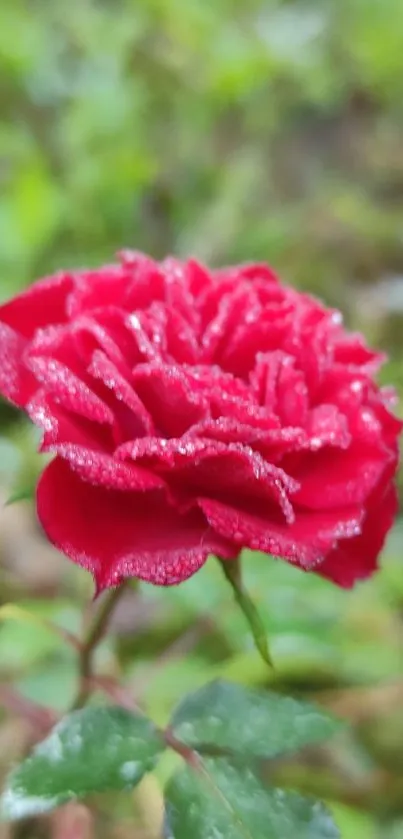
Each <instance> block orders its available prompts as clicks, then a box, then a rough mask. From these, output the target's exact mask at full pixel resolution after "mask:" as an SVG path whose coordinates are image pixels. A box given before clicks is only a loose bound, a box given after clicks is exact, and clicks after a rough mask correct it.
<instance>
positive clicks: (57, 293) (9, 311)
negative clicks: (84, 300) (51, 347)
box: [0, 274, 74, 338]
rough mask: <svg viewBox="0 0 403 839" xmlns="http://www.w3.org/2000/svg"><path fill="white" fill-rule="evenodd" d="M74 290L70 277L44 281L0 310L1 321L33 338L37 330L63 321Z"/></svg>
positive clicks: (60, 275) (56, 277)
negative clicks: (68, 298)
mask: <svg viewBox="0 0 403 839" xmlns="http://www.w3.org/2000/svg"><path fill="white" fill-rule="evenodd" d="M73 287H74V280H73V278H72V276H71V275H70V274H55V276H53V277H46V278H45V279H44V280H41V281H40V282H38V283H34V285H32V286H30V287H29V288H27V289H26V290H25V291H23V292H21V294H17V296H16V297H14V298H13V300H10V302H9V303H5V304H4V305H3V306H0V321H2V322H3V323H8V325H9V326H11V327H12V328H13V329H15V330H16V331H17V332H20V333H21V335H24V336H25V337H26V338H32V336H33V335H34V333H35V332H36V330H37V329H41V328H42V327H44V326H48V324H57V323H64V322H65V321H66V319H67V318H66V303H67V297H68V294H69V292H70V291H71V290H72V289H73Z"/></svg>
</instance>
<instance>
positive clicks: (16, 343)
mask: <svg viewBox="0 0 403 839" xmlns="http://www.w3.org/2000/svg"><path fill="white" fill-rule="evenodd" d="M25 347H26V339H25V338H23V337H22V336H21V335H19V334H18V333H17V332H15V331H14V330H13V329H11V328H10V327H9V326H8V325H7V324H5V323H0V353H1V363H0V393H1V394H2V395H3V396H5V398H6V399H8V400H9V401H10V402H12V403H13V404H14V405H18V406H19V407H20V408H25V405H26V404H27V402H28V401H29V399H30V398H31V396H32V394H33V393H34V392H35V390H36V388H37V387H38V385H37V383H36V381H35V378H34V377H33V376H32V374H31V373H30V371H29V370H28V369H27V367H26V366H25V363H24V351H25Z"/></svg>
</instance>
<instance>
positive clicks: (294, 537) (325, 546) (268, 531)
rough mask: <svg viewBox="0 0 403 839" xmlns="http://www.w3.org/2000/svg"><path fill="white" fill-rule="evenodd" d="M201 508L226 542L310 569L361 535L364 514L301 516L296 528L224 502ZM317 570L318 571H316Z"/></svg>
mask: <svg viewBox="0 0 403 839" xmlns="http://www.w3.org/2000/svg"><path fill="white" fill-rule="evenodd" d="M198 503H199V506H200V508H201V509H202V510H203V512H204V513H205V515H206V518H207V521H208V522H210V524H211V526H212V527H214V529H215V530H216V531H217V533H220V534H221V536H223V537H224V538H232V539H233V540H234V542H236V543H237V544H238V545H239V546H240V547H248V548H251V549H252V550H256V551H263V552H264V553H270V554H273V555H274V556H279V557H282V558H284V559H288V560H289V561H290V562H295V563H296V565H299V566H300V567H301V568H304V569H310V568H312V567H313V566H316V564H317V563H319V562H321V561H322V560H323V559H324V558H325V556H326V554H327V553H328V552H329V550H330V549H331V548H332V547H333V546H334V545H335V544H336V543H337V541H338V539H342V538H343V537H344V538H350V537H352V536H354V535H356V534H357V533H359V532H360V523H361V518H362V513H361V510H360V508H358V507H350V508H346V509H344V510H340V509H339V510H332V511H329V512H327V511H326V512H323V513H322V512H321V513H308V514H306V513H305V514H304V513H301V514H300V515H298V516H297V517H296V520H295V523H294V524H292V525H289V524H284V523H283V522H281V521H279V520H278V517H276V510H275V509H273V520H272V521H270V519H269V517H268V516H267V515H265V516H261V515H259V514H253V513H245V511H244V510H240V509H235V508H234V507H230V506H229V505H227V504H222V503H221V502H220V501H211V500H210V499H207V498H200V499H199V501H198ZM315 570H316V568H315Z"/></svg>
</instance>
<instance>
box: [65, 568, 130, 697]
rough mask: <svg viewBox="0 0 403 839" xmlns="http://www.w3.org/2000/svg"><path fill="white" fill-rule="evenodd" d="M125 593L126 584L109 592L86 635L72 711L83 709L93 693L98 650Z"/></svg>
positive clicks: (82, 645)
mask: <svg viewBox="0 0 403 839" xmlns="http://www.w3.org/2000/svg"><path fill="white" fill-rule="evenodd" d="M124 591H125V584H122V585H120V586H118V587H117V588H114V589H112V590H111V591H109V592H108V593H107V594H106V595H105V597H104V599H103V602H102V604H101V606H100V607H99V609H98V611H97V613H96V615H95V617H94V620H93V622H92V623H91V625H90V627H89V629H88V632H87V633H86V635H85V637H84V640H83V642H82V643H81V646H80V652H79V674H80V686H79V689H78V693H77V696H76V698H75V700H74V702H73V705H72V708H71V710H72V711H75V710H77V709H78V708H82V706H83V705H85V703H86V701H87V699H88V697H89V696H90V694H91V692H92V685H91V680H92V677H93V659H94V654H95V651H96V648H97V646H98V644H99V642H100V641H101V640H102V638H103V636H104V634H105V631H106V629H107V626H108V623H109V620H110V618H111V615H112V612H113V610H114V608H115V606H116V603H117V602H118V600H120V598H121V596H122V594H123V592H124Z"/></svg>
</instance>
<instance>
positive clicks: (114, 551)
mask: <svg viewBox="0 0 403 839" xmlns="http://www.w3.org/2000/svg"><path fill="white" fill-rule="evenodd" d="M37 509H38V516H39V520H40V522H41V524H42V527H43V528H44V530H45V533H46V535H47V537H48V539H49V540H50V541H51V542H52V544H54V545H55V546H56V547H57V548H58V549H59V550H61V551H63V553H65V554H66V555H67V556H68V557H70V559H72V560H73V562H76V563H78V564H79V565H82V566H83V567H84V568H86V569H87V570H88V571H91V573H92V574H93V576H94V578H95V582H96V587H97V592H98V593H99V592H100V591H102V590H103V589H104V588H107V587H108V586H116V585H118V584H119V583H121V582H122V581H123V580H124V579H125V578H127V577H139V578H140V579H142V580H146V581H147V582H150V583H154V584H156V585H164V586H166V585H175V584H176V583H180V582H182V581H183V580H186V579H187V578H188V577H191V576H192V574H194V573H195V572H196V571H197V570H198V569H199V568H201V566H202V565H203V564H204V562H205V561H206V559H207V557H208V555H209V554H211V553H215V554H217V555H219V556H221V557H225V558H227V559H229V558H231V557H234V556H235V555H236V553H237V549H235V550H234V548H233V547H232V546H231V544H230V542H229V541H227V540H226V539H222V538H221V537H220V536H218V535H217V534H216V533H215V532H214V531H213V530H212V529H211V528H210V527H209V525H208V524H207V522H206V519H205V517H204V516H203V514H202V513H201V511H199V510H192V511H191V512H189V513H187V514H186V515H179V514H178V513H177V512H176V510H175V509H173V508H172V507H170V506H169V505H168V503H167V501H166V499H165V495H164V493H163V492H162V491H158V490H157V491H152V492H145V493H140V492H121V491H118V490H108V489H105V488H104V487H99V486H92V485H91V484H89V483H85V482H84V481H82V480H81V479H80V478H79V477H78V475H76V474H74V473H73V472H72V471H71V469H70V468H69V466H68V464H67V463H65V462H64V461H63V460H61V459H60V458H56V459H55V460H53V461H52V463H51V464H49V466H48V467H47V468H46V470H45V471H44V473H43V475H42V477H41V479H40V482H39V485H38V489H37Z"/></svg>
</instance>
